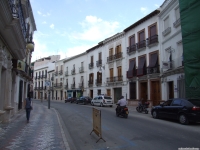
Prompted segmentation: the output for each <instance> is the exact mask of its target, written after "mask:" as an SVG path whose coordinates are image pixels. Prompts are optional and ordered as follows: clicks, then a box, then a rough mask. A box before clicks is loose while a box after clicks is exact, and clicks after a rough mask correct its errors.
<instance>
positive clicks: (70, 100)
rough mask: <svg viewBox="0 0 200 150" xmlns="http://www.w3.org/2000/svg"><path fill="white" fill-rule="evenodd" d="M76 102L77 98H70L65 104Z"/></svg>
mask: <svg viewBox="0 0 200 150" xmlns="http://www.w3.org/2000/svg"><path fill="white" fill-rule="evenodd" d="M75 101H76V97H68V98H67V99H65V103H67V102H70V103H74V102H75Z"/></svg>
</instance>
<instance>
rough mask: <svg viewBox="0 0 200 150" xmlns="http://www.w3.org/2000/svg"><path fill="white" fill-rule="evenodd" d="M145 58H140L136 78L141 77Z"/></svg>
mask: <svg viewBox="0 0 200 150" xmlns="http://www.w3.org/2000/svg"><path fill="white" fill-rule="evenodd" d="M145 61H146V58H145V56H143V57H140V61H139V65H138V69H137V76H142V75H143V74H144V64H145Z"/></svg>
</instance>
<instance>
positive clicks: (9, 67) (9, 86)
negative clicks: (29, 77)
mask: <svg viewBox="0 0 200 150" xmlns="http://www.w3.org/2000/svg"><path fill="white" fill-rule="evenodd" d="M11 71H12V61H11V59H10V57H8V59H7V70H6V85H5V89H6V90H5V91H6V93H5V100H4V101H5V106H4V109H5V110H6V114H5V118H4V122H9V120H10V111H11V110H13V109H14V107H12V105H11V91H12V72H11Z"/></svg>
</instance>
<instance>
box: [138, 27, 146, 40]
mask: <svg viewBox="0 0 200 150" xmlns="http://www.w3.org/2000/svg"><path fill="white" fill-rule="evenodd" d="M138 35H139V42H142V41H144V40H145V35H144V30H142V31H141V32H139V33H138Z"/></svg>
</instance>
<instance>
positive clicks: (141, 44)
mask: <svg viewBox="0 0 200 150" xmlns="http://www.w3.org/2000/svg"><path fill="white" fill-rule="evenodd" d="M145 47H146V40H143V41H140V42H138V43H137V50H140V49H142V48H145Z"/></svg>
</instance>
